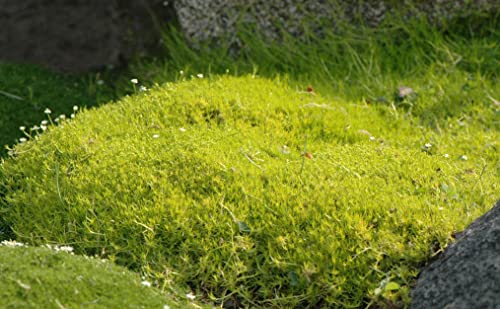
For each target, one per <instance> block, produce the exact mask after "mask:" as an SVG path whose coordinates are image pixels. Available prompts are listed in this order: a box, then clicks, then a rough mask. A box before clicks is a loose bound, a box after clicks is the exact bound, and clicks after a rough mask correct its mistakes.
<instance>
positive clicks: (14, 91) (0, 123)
mask: <svg viewBox="0 0 500 309" xmlns="http://www.w3.org/2000/svg"><path fill="white" fill-rule="evenodd" d="M98 79H99V74H97V75H94V76H91V75H89V76H86V77H70V76H63V75H60V74H55V73H52V72H49V71H47V70H44V69H41V68H38V67H35V66H30V65H20V64H8V63H0V156H2V155H5V154H6V153H7V150H6V149H5V147H4V145H9V146H11V145H13V144H14V143H15V141H16V140H18V139H19V138H22V137H24V134H23V132H21V131H20V130H19V127H21V126H25V127H26V128H28V131H29V128H30V127H32V126H33V125H35V124H38V125H39V124H40V121H42V120H43V119H44V114H43V111H44V110H45V109H46V108H49V109H50V110H51V111H52V112H53V113H54V114H55V115H60V114H66V115H67V116H69V114H70V113H71V112H72V110H71V108H72V107H73V105H79V106H94V105H96V103H97V102H102V101H106V100H109V99H110V98H111V91H110V90H104V89H103V88H104V87H101V86H99V85H98V84H97V83H96V81H97V80H98Z"/></svg>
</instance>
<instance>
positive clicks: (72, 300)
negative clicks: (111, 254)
mask: <svg viewBox="0 0 500 309" xmlns="http://www.w3.org/2000/svg"><path fill="white" fill-rule="evenodd" d="M0 278H1V280H0V306H1V307H2V308H81V307H85V308H117V307H121V308H164V307H163V306H165V305H168V306H171V307H172V308H188V307H189V306H190V305H189V304H188V303H187V302H185V301H184V302H180V301H174V300H173V299H168V298H167V295H163V294H162V293H160V292H159V291H158V290H157V289H155V288H153V287H147V286H143V285H141V283H140V278H139V276H138V275H137V274H134V273H132V272H130V271H128V270H127V269H125V268H123V267H119V266H116V265H113V264H112V263H110V262H109V261H105V260H99V259H94V258H88V257H83V256H74V255H70V254H69V253H65V252H55V251H54V250H51V249H48V248H33V247H24V246H23V247H13V248H10V247H6V246H2V245H0Z"/></svg>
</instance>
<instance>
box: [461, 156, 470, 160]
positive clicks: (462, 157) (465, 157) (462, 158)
mask: <svg viewBox="0 0 500 309" xmlns="http://www.w3.org/2000/svg"><path fill="white" fill-rule="evenodd" d="M460 160H463V161H467V160H469V158H468V157H467V156H466V155H462V156H460Z"/></svg>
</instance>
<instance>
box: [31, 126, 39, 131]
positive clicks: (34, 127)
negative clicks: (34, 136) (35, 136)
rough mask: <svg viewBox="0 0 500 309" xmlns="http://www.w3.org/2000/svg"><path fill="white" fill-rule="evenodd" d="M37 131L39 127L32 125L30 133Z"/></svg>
mask: <svg viewBox="0 0 500 309" xmlns="http://www.w3.org/2000/svg"><path fill="white" fill-rule="evenodd" d="M37 130H40V127H39V126H37V125H34V126H33V127H32V128H31V131H37Z"/></svg>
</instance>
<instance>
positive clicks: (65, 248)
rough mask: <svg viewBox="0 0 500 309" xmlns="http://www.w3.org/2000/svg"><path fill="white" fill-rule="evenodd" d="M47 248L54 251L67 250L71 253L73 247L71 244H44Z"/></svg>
mask: <svg viewBox="0 0 500 309" xmlns="http://www.w3.org/2000/svg"><path fill="white" fill-rule="evenodd" d="M45 246H46V247H47V248H49V249H51V250H54V251H56V252H67V253H70V254H73V247H71V246H58V245H49V244H47V245H45Z"/></svg>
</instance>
